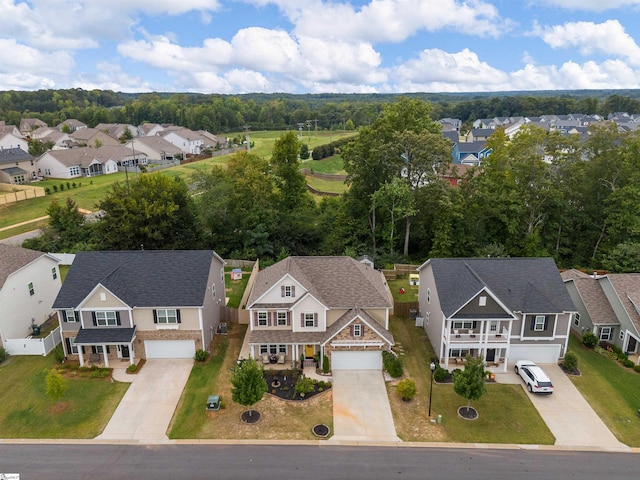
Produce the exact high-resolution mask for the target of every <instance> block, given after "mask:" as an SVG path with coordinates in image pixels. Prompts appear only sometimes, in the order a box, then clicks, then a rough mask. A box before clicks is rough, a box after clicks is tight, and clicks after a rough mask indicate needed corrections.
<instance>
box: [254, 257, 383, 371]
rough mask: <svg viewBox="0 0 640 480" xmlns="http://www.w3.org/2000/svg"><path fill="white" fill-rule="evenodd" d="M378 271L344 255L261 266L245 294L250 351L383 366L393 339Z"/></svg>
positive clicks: (342, 365)
mask: <svg viewBox="0 0 640 480" xmlns="http://www.w3.org/2000/svg"><path fill="white" fill-rule="evenodd" d="M392 307H393V304H392V298H391V293H390V292H389V289H388V287H387V284H386V281H385V279H384V276H383V275H382V274H381V273H380V272H379V271H377V270H374V269H373V268H371V267H370V266H368V265H365V264H364V263H361V262H358V261H357V260H354V259H353V258H350V257H289V258H286V259H284V260H282V261H280V262H278V263H276V264H274V265H272V266H270V267H267V268H265V269H264V270H262V271H260V272H259V273H258V275H257V277H256V280H255V282H254V284H253V287H252V289H251V294H250V296H249V300H248V302H247V310H248V311H249V312H250V330H249V347H250V355H251V358H257V359H259V360H260V361H261V362H262V363H265V364H268V363H270V362H272V361H279V362H280V363H285V362H294V361H295V362H297V361H299V360H300V359H301V358H303V359H304V361H311V362H312V361H313V359H314V357H316V355H320V357H324V356H325V355H326V356H327V357H328V358H329V361H330V365H331V369H332V370H337V369H380V370H381V369H382V352H383V351H384V350H389V349H390V348H391V346H393V344H394V341H393V336H392V335H391V332H389V315H390V311H391V309H392Z"/></svg>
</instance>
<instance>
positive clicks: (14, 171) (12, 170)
mask: <svg viewBox="0 0 640 480" xmlns="http://www.w3.org/2000/svg"><path fill="white" fill-rule="evenodd" d="M0 170H2V171H3V172H4V173H6V174H7V175H24V174H25V173H28V172H27V171H26V170H23V169H22V168H20V167H7V168H2V169H0Z"/></svg>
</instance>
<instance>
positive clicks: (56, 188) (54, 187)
mask: <svg viewBox="0 0 640 480" xmlns="http://www.w3.org/2000/svg"><path fill="white" fill-rule="evenodd" d="M53 191H54V193H55V192H57V191H58V186H57V185H54V186H53Z"/></svg>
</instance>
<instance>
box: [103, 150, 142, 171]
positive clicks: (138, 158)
mask: <svg viewBox="0 0 640 480" xmlns="http://www.w3.org/2000/svg"><path fill="white" fill-rule="evenodd" d="M95 158H96V160H99V161H100V162H101V163H102V164H103V165H105V166H107V165H111V166H112V167H111V168H110V169H109V171H107V172H105V173H107V174H108V173H114V172H113V164H114V163H115V164H116V166H117V169H118V170H119V171H121V172H124V171H126V169H127V167H138V166H145V165H147V163H148V161H147V155H146V154H145V153H143V152H140V151H138V150H132V149H131V147H128V146H126V145H122V144H118V145H104V146H102V147H100V148H96V149H95Z"/></svg>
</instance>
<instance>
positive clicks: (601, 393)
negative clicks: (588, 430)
mask: <svg viewBox="0 0 640 480" xmlns="http://www.w3.org/2000/svg"><path fill="white" fill-rule="evenodd" d="M569 350H570V351H572V352H574V353H575V354H576V356H577V357H578V368H579V369H580V372H581V373H582V375H580V376H579V377H576V376H570V378H571V381H572V382H573V383H574V385H575V386H576V387H577V388H578V390H580V393H581V394H582V396H583V397H584V398H585V399H586V400H587V402H589V404H590V405H591V407H592V408H593V409H594V410H595V412H596V413H597V414H598V416H600V418H601V419H602V421H603V422H604V423H605V424H606V425H607V427H609V430H611V432H612V433H613V434H614V435H615V436H616V438H617V439H618V440H620V441H621V442H622V443H624V444H626V445H629V446H630V447H640V419H639V418H638V415H637V412H638V411H639V409H640V373H636V372H634V371H633V370H631V369H628V368H625V367H623V366H622V365H621V364H620V363H619V362H617V361H615V360H612V359H610V358H607V357H605V356H603V355H600V354H599V353H596V352H595V351H593V350H591V349H588V348H585V347H584V346H583V345H582V344H581V343H580V341H579V340H578V338H577V337H576V336H575V335H571V338H570V339H569Z"/></svg>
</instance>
